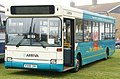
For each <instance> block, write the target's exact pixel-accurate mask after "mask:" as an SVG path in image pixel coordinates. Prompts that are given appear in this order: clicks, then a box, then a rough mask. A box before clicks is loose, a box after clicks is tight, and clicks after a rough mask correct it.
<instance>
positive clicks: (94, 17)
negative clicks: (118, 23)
mask: <svg viewBox="0 0 120 79" xmlns="http://www.w3.org/2000/svg"><path fill="white" fill-rule="evenodd" d="M83 18H84V19H85V20H92V21H100V22H106V23H115V18H113V17H111V16H106V15H101V14H98V13H93V12H90V11H85V10H84V11H83Z"/></svg>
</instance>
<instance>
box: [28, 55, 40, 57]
mask: <svg viewBox="0 0 120 79" xmlns="http://www.w3.org/2000/svg"><path fill="white" fill-rule="evenodd" d="M26 57H39V55H38V54H27V55H26Z"/></svg>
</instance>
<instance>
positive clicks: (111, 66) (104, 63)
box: [0, 50, 120, 79]
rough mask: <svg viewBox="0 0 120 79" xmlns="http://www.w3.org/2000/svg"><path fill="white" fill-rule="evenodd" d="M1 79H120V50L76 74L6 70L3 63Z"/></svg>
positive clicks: (0, 69) (0, 70) (0, 68)
mask: <svg viewBox="0 0 120 79" xmlns="http://www.w3.org/2000/svg"><path fill="white" fill-rule="evenodd" d="M0 79H120V50H116V52H115V53H114V55H113V56H112V57H110V58H109V59H108V60H100V61H97V62H94V63H92V64H88V65H85V66H84V67H82V68H81V70H80V71H79V72H76V73H71V72H64V73H58V72H50V71H39V70H22V69H5V68H4V64H3V63H2V62H1V63H0Z"/></svg>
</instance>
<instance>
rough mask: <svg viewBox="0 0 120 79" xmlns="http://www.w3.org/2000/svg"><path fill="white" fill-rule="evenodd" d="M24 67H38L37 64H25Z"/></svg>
mask: <svg viewBox="0 0 120 79" xmlns="http://www.w3.org/2000/svg"><path fill="white" fill-rule="evenodd" d="M24 68H37V65H36V64H24Z"/></svg>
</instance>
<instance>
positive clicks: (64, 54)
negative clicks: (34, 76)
mask: <svg viewBox="0 0 120 79" xmlns="http://www.w3.org/2000/svg"><path fill="white" fill-rule="evenodd" d="M6 16H7V17H8V18H7V22H6V46H5V67H6V68H21V69H39V70H52V71H58V72H63V71H67V70H70V69H72V70H73V71H78V70H79V69H80V67H81V66H83V65H85V64H88V63H91V62H94V61H97V60H100V59H104V58H105V59H108V57H109V56H111V55H112V54H113V53H114V52H115V19H114V18H112V17H110V16H105V15H100V14H97V13H93V12H89V11H84V10H81V9H76V8H71V7H70V8H67V7H62V6H58V5H25V6H10V7H8V8H7V9H6Z"/></svg>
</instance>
